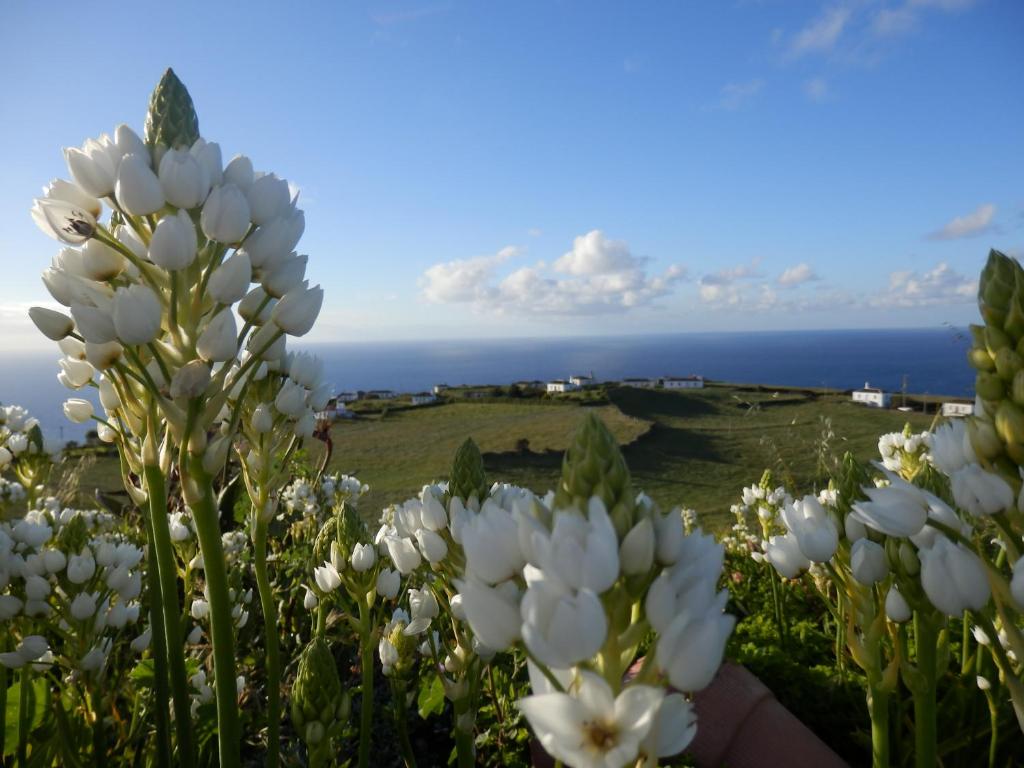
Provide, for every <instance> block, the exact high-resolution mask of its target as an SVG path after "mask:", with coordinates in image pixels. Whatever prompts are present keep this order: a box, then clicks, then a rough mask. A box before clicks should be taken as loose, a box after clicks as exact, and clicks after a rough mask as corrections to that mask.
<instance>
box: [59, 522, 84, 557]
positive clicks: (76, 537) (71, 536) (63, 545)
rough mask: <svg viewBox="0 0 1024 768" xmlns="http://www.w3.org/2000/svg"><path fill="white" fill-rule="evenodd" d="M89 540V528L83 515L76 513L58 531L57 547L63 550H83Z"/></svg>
mask: <svg viewBox="0 0 1024 768" xmlns="http://www.w3.org/2000/svg"><path fill="white" fill-rule="evenodd" d="M88 541H89V529H88V527H87V526H86V524H85V519H84V518H83V517H82V516H81V515H75V516H74V517H72V518H71V520H69V521H68V522H67V523H65V524H64V525H62V526H61V528H60V531H59V532H58V533H57V548H58V549H59V550H61V551H62V552H81V551H82V547H84V546H85V545H86V543H87V542H88Z"/></svg>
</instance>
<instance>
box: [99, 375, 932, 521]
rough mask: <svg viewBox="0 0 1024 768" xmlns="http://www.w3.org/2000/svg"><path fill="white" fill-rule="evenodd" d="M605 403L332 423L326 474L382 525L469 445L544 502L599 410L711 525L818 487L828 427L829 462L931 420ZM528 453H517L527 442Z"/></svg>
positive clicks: (670, 493)
mask: <svg viewBox="0 0 1024 768" xmlns="http://www.w3.org/2000/svg"><path fill="white" fill-rule="evenodd" d="M608 400H609V401H610V403H609V404H606V405H594V406H587V405H581V404H580V401H579V400H578V399H571V398H569V399H564V400H561V399H560V400H547V399H545V400H531V401H517V400H514V399H504V400H492V401H487V402H469V401H458V402H454V403H449V404H444V405H436V406H429V407H423V408H411V409H406V410H394V411H390V412H388V413H386V414H385V415H381V414H380V413H369V414H366V415H364V416H363V417H362V418H359V419H355V420H352V421H339V422H338V423H337V424H335V425H334V428H333V430H332V437H333V440H334V455H333V458H332V461H331V465H330V470H331V471H336V470H337V471H342V472H346V473H349V474H356V475H357V476H358V477H359V478H360V479H361V480H362V481H363V482H365V483H368V484H369V485H370V488H371V490H370V493H369V494H368V496H367V497H366V498H365V499H364V502H363V504H362V505H361V507H362V509H363V510H364V512H365V514H366V515H367V516H368V517H370V518H376V516H377V514H378V512H379V510H380V509H381V508H382V507H383V506H385V505H386V504H389V503H393V502H397V501H402V500H403V499H406V498H408V497H409V496H411V495H414V494H416V493H417V492H418V491H419V489H420V487H422V485H423V484H424V483H427V482H430V481H432V480H440V479H445V478H446V477H447V473H448V470H449V468H450V464H451V459H452V456H453V454H454V452H455V449H456V448H457V447H458V446H459V445H460V444H461V443H462V441H463V440H465V439H466V438H467V437H472V438H473V439H474V440H476V442H477V444H478V445H479V446H480V449H481V451H483V453H484V459H485V463H486V466H487V470H488V473H489V475H490V477H491V479H502V480H507V481H509V482H513V483H517V484H520V485H524V486H526V487H528V488H531V489H533V490H534V491H537V492H539V493H543V492H545V491H547V490H548V489H550V488H553V487H554V485H555V483H556V482H557V480H558V475H559V472H560V468H561V453H562V451H563V450H564V449H565V447H566V445H567V444H568V440H569V436H570V435H571V434H572V432H573V430H574V429H575V428H576V426H577V425H578V424H579V421H580V419H581V418H582V417H583V415H584V414H585V413H586V412H589V411H594V412H596V413H598V414H599V415H600V416H601V418H602V419H604V420H605V422H606V423H607V424H608V426H609V427H610V428H611V429H612V432H613V433H614V434H615V436H616V437H617V438H618V440H619V441H620V443H621V444H622V445H623V446H624V452H625V456H626V460H627V462H628V463H629V467H630V469H631V471H632V473H633V477H634V484H635V486H636V487H637V488H638V489H643V490H645V491H646V492H647V493H649V494H650V495H651V496H652V497H654V499H655V500H656V501H658V503H659V504H661V505H663V506H666V507H667V506H673V505H676V504H681V505H685V506H689V507H693V508H694V509H696V510H697V511H698V512H699V513H700V514H701V516H702V518H703V520H704V522H705V525H706V526H708V527H710V528H717V527H719V526H721V525H724V524H726V523H727V522H729V521H730V519H731V518H730V517H729V515H728V511H729V506H730V505H731V504H732V503H734V502H735V501H736V500H737V498H738V496H739V491H740V489H741V488H742V487H743V486H744V485H748V484H750V483H753V482H756V481H757V480H758V479H759V478H760V476H761V472H762V471H763V470H764V469H765V468H766V467H771V468H773V469H774V470H776V471H778V472H779V473H780V474H784V475H787V476H788V478H789V480H790V482H791V483H792V484H794V485H795V486H796V487H797V488H799V489H800V490H802V491H810V490H812V489H813V488H814V487H815V485H816V484H817V483H818V482H820V476H819V466H820V465H819V445H820V442H821V436H822V433H823V430H824V429H825V428H826V420H828V423H830V424H831V430H832V432H833V433H834V436H833V437H832V438H831V440H830V449H831V451H832V453H834V454H836V455H841V454H842V453H844V452H845V451H847V450H849V451H852V452H853V453H854V454H855V455H856V456H858V457H860V458H862V459H872V458H876V457H877V442H878V436H879V435H880V434H882V433H883V432H891V431H895V430H899V429H902V427H903V425H904V424H905V423H907V422H908V421H909V422H910V424H911V426H912V428H913V429H914V430H915V431H919V430H922V429H925V428H927V427H928V425H929V424H930V423H931V418H932V417H931V416H925V415H923V414H921V413H902V412H899V411H895V410H885V411H883V410H875V409H871V408H864V407H862V406H857V405H854V404H852V403H850V402H848V400H847V398H846V397H843V396H839V395H830V394H819V393H813V392H792V391H780V392H772V391H770V390H763V391H757V390H755V389H741V388H737V387H730V386H711V387H708V388H706V389H703V390H696V391H689V392H685V391H684V392H666V391H662V390H656V391H650V390H635V389H628V388H619V389H612V390H610V391H609V393H608ZM523 439H525V440H528V441H529V449H528V450H525V451H524V450H521V448H522V446H521V443H520V441H521V440H523ZM119 486H120V477H119V475H118V474H117V462H116V460H115V459H114V458H112V457H100V458H99V459H97V460H96V462H95V463H94V464H93V465H92V466H90V467H89V468H88V469H87V471H86V472H85V475H84V478H83V487H84V488H86V489H91V488H94V487H96V488H100V489H103V490H112V489H116V488H118V487H119Z"/></svg>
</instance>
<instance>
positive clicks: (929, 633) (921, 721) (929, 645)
mask: <svg viewBox="0 0 1024 768" xmlns="http://www.w3.org/2000/svg"><path fill="white" fill-rule="evenodd" d="M938 634H939V633H938V632H937V631H936V627H935V625H934V623H933V622H932V621H931V620H930V619H929V618H927V617H924V616H922V615H921V613H920V612H917V613H915V614H914V645H915V648H916V661H917V669H918V671H919V672H920V673H921V677H922V679H923V684H922V685H920V686H918V687H916V689H915V690H914V762H915V765H917V766H918V768H932V767H933V766H935V765H937V764H938V762H937V761H938V754H937V750H936V743H937V735H938V731H937V727H936V707H935V679H936V675H937V670H936V664H937V662H938V659H937V653H936V650H937V649H936V646H937V644H938Z"/></svg>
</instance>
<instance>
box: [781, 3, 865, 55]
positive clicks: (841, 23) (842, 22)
mask: <svg viewBox="0 0 1024 768" xmlns="http://www.w3.org/2000/svg"><path fill="white" fill-rule="evenodd" d="M852 15H853V12H852V11H851V10H850V9H849V8H846V7H843V6H835V7H832V8H828V9H826V10H825V11H824V12H823V13H822V14H821V15H820V16H818V18H816V19H815V20H814V21H812V22H811V23H810V24H808V25H807V26H806V27H804V28H803V29H802V30H800V31H799V32H798V33H797V34H796V35H795V36H794V37H793V39H792V41H790V44H789V55H790V56H791V57H793V58H797V57H800V56H803V55H804V54H807V53H827V52H828V51H830V50H832V48H834V47H835V44H836V42H837V41H838V40H839V38H840V36H841V35H842V34H843V30H844V29H846V25H847V23H848V22H849V21H850V17H851V16H852Z"/></svg>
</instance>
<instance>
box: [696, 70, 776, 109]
mask: <svg viewBox="0 0 1024 768" xmlns="http://www.w3.org/2000/svg"><path fill="white" fill-rule="evenodd" d="M763 87H764V80H761V79H760V78H757V79H754V80H748V81H747V82H745V83H726V84H725V85H723V86H722V90H721V92H720V93H719V95H718V101H716V102H715V103H714V104H711V105H710V106H709V107H708V109H712V110H715V109H724V110H726V111H727V112H735V111H736V110H737V109H740V108H741V107H744V106H746V105H747V104H748V103H749V102H750V100H751V99H753V98H754V96H756V95H757V94H758V92H759V91H760V90H761V88H763Z"/></svg>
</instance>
